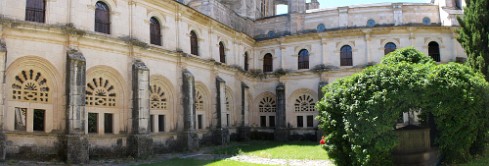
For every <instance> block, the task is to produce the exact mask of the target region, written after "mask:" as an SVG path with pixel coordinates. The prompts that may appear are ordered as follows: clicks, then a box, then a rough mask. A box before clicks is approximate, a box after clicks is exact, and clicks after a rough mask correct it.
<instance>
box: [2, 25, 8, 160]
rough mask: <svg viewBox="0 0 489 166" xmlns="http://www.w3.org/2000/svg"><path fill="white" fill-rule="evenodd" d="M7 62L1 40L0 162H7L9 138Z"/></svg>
mask: <svg viewBox="0 0 489 166" xmlns="http://www.w3.org/2000/svg"><path fill="white" fill-rule="evenodd" d="M0 31H1V29H0ZM0 33H1V32H0ZM6 61H7V45H6V44H5V41H4V40H2V39H0V161H5V155H6V154H7V152H6V146H7V145H6V142H7V136H6V135H5V133H4V123H5V119H4V118H5V116H4V115H5V112H4V110H3V108H4V106H5V103H4V96H3V94H4V86H3V84H4V83H5V68H6Z"/></svg>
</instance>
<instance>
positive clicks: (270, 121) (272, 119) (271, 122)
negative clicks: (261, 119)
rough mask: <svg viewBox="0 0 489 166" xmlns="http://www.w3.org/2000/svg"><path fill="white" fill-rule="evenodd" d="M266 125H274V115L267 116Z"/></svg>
mask: <svg viewBox="0 0 489 166" xmlns="http://www.w3.org/2000/svg"><path fill="white" fill-rule="evenodd" d="M268 126H270V127H275V116H269V117H268Z"/></svg>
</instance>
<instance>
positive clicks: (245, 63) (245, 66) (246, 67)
mask: <svg viewBox="0 0 489 166" xmlns="http://www.w3.org/2000/svg"><path fill="white" fill-rule="evenodd" d="M249 66H250V64H248V52H245V55H244V66H243V68H244V70H245V71H248V68H249Z"/></svg>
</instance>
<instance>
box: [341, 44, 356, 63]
mask: <svg viewBox="0 0 489 166" xmlns="http://www.w3.org/2000/svg"><path fill="white" fill-rule="evenodd" d="M340 58H341V62H340V66H353V53H352V49H351V46H349V45H344V46H343V47H341V49H340Z"/></svg>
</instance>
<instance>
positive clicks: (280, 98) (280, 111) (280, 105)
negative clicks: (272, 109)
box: [275, 83, 289, 141]
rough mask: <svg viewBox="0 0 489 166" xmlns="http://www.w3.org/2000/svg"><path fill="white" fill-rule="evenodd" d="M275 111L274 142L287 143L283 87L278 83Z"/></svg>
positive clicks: (287, 133) (287, 130) (287, 134)
mask: <svg viewBox="0 0 489 166" xmlns="http://www.w3.org/2000/svg"><path fill="white" fill-rule="evenodd" d="M276 95H277V109H276V118H277V121H276V124H277V125H276V128H275V140H276V141H287V140H288V139H289V138H288V137H289V129H288V128H287V121H286V115H285V114H286V112H285V106H286V105H285V85H284V84H283V83H279V84H278V85H277V88H276Z"/></svg>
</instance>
